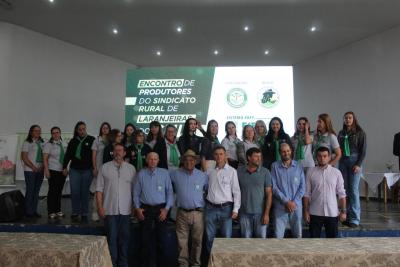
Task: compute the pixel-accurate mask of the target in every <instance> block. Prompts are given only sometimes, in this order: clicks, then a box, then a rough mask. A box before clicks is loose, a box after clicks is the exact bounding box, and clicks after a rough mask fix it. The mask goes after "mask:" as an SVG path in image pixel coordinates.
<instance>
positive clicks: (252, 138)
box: [237, 124, 260, 166]
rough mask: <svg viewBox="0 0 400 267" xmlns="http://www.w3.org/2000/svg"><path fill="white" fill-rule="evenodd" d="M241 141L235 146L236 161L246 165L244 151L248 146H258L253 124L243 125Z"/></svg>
mask: <svg viewBox="0 0 400 267" xmlns="http://www.w3.org/2000/svg"><path fill="white" fill-rule="evenodd" d="M242 137H243V142H240V143H239V144H238V148H237V153H238V161H239V165H240V166H241V165H244V166H246V165H247V158H246V152H247V150H248V149H249V148H252V147H257V148H259V147H260V146H259V145H258V143H257V140H256V132H255V131H254V128H253V126H251V125H249V124H248V125H246V126H244V127H243V133H242Z"/></svg>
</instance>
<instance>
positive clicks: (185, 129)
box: [182, 118, 197, 137]
mask: <svg viewBox="0 0 400 267" xmlns="http://www.w3.org/2000/svg"><path fill="white" fill-rule="evenodd" d="M191 120H194V121H195V122H196V123H197V120H196V119H195V118H189V119H187V120H186V121H185V125H183V130H182V135H183V136H184V137H188V136H189V129H190V127H189V122H190V121H191Z"/></svg>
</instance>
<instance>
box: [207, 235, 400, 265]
mask: <svg viewBox="0 0 400 267" xmlns="http://www.w3.org/2000/svg"><path fill="white" fill-rule="evenodd" d="M399 265H400V238H395V237H387V238H380V237H375V238H368V237H364V238H335V239H311V238H304V239H275V238H270V239H250V238H247V239H245V238H231V239H223V238H216V239H215V240H214V244H213V248H212V250H211V256H210V261H209V263H208V266H209V267H233V266H235V267H241V266H243V267H245V266H246V267H247V266H257V267H258V266H259V267H264V266H269V267H270V266H293V267H294V266H297V267H300V266H304V267H311V266H318V267H323V266H340V267H347V266H348V267H350V266H363V267H364V266H385V267H398V266H399Z"/></svg>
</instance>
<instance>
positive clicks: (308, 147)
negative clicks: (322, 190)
mask: <svg viewBox="0 0 400 267" xmlns="http://www.w3.org/2000/svg"><path fill="white" fill-rule="evenodd" d="M291 141H292V144H293V149H294V151H293V156H294V159H295V160H296V161H297V162H299V163H301V165H302V166H303V169H304V173H305V174H307V170H308V169H309V168H311V167H314V166H315V162H314V159H313V155H312V136H311V133H310V123H309V121H308V119H307V118H306V117H301V118H299V119H298V120H297V123H296V132H295V133H294V135H293V136H292V139H291Z"/></svg>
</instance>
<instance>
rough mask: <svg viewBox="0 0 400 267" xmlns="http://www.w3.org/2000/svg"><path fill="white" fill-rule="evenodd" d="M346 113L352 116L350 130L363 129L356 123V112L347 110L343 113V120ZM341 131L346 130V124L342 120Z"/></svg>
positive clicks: (356, 131) (357, 130)
mask: <svg viewBox="0 0 400 267" xmlns="http://www.w3.org/2000/svg"><path fill="white" fill-rule="evenodd" d="M346 115H352V116H353V124H352V125H351V130H350V131H352V132H354V133H358V132H361V131H363V129H362V128H361V126H360V124H358V120H357V117H356V114H354V112H353V111H347V112H346V113H344V115H343V120H344V117H346ZM343 131H344V132H347V126H346V124H345V123H344V122H343Z"/></svg>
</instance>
